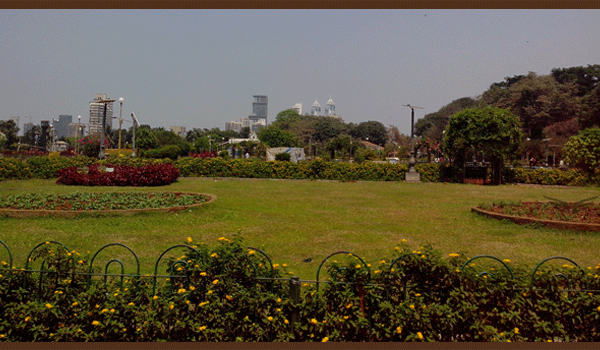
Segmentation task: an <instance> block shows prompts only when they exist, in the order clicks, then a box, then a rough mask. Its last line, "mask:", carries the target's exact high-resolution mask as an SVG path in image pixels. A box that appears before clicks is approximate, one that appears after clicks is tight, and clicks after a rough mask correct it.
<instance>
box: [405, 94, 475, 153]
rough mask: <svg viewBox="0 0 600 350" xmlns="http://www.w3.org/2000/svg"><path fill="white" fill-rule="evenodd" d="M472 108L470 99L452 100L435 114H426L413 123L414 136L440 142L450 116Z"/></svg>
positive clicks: (473, 102)
mask: <svg viewBox="0 0 600 350" xmlns="http://www.w3.org/2000/svg"><path fill="white" fill-rule="evenodd" d="M474 106H475V100H473V99H472V98H470V97H463V98H459V99H457V100H454V101H452V102H451V103H449V104H447V105H445V106H444V107H442V108H440V109H439V110H438V111H437V112H435V113H430V114H426V115H425V116H424V117H423V118H421V119H419V120H417V121H416V122H415V135H416V136H422V137H428V138H430V139H431V140H433V141H434V142H441V141H442V138H443V137H444V130H445V129H446V125H448V120H450V116H451V115H453V114H454V113H458V112H460V111H462V110H463V109H465V108H472V107H474ZM409 136H410V135H409Z"/></svg>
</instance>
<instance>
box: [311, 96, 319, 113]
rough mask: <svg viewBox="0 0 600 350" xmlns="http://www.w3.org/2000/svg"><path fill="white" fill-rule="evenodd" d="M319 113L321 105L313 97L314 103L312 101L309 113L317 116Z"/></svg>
mask: <svg viewBox="0 0 600 350" xmlns="http://www.w3.org/2000/svg"><path fill="white" fill-rule="evenodd" d="M320 114H321V105H320V104H319V101H317V99H316V98H315V103H313V105H312V107H311V109H310V115H313V116H319V115H320Z"/></svg>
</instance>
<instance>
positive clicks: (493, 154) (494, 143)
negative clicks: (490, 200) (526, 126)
mask: <svg viewBox="0 0 600 350" xmlns="http://www.w3.org/2000/svg"><path fill="white" fill-rule="evenodd" d="M522 136H523V134H522V131H521V122H520V121H519V118H517V117H516V116H514V115H513V114H512V113H511V112H510V111H509V110H507V109H501V108H496V107H486V108H481V109H479V108H469V109H465V110H463V111H461V112H458V113H456V114H454V115H452V117H450V121H449V123H448V127H446V130H445V135H444V139H443V143H442V150H443V151H444V153H446V154H447V155H448V156H450V157H452V158H454V159H455V162H456V163H458V165H459V167H460V168H461V169H464V166H465V163H466V161H467V157H468V156H469V155H471V154H472V153H474V152H482V153H483V154H485V156H486V158H491V160H492V163H493V164H492V168H493V175H494V178H493V181H494V183H497V184H499V183H500V171H501V168H502V164H503V162H504V161H507V160H510V159H511V158H513V157H515V156H516V154H517V150H518V148H519V145H520V144H521V139H522ZM463 176H464V174H463ZM463 179H464V178H463Z"/></svg>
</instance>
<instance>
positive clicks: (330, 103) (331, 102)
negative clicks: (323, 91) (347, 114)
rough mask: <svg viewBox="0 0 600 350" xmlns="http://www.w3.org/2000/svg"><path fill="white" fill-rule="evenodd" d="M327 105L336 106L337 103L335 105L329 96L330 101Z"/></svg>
mask: <svg viewBox="0 0 600 350" xmlns="http://www.w3.org/2000/svg"><path fill="white" fill-rule="evenodd" d="M327 105H328V106H335V103H333V100H332V99H331V96H329V101H327Z"/></svg>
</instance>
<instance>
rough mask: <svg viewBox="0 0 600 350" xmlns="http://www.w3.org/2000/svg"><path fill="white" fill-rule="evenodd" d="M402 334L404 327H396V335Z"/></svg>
mask: <svg viewBox="0 0 600 350" xmlns="http://www.w3.org/2000/svg"><path fill="white" fill-rule="evenodd" d="M400 333H402V327H400V326H398V327H396V334H400Z"/></svg>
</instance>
